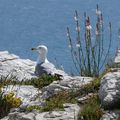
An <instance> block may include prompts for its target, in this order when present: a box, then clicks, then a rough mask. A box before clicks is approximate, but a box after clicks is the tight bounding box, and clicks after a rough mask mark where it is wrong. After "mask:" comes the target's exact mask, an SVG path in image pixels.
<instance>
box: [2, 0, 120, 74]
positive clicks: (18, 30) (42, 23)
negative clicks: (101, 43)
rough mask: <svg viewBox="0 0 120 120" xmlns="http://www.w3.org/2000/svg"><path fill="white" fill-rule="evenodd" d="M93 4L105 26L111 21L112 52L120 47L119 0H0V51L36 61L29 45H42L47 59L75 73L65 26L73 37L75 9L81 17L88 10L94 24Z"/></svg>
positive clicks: (35, 55) (35, 54)
mask: <svg viewBox="0 0 120 120" xmlns="http://www.w3.org/2000/svg"><path fill="white" fill-rule="evenodd" d="M96 4H99V6H100V8H101V10H102V11H103V16H104V21H105V24H106V29H108V27H107V25H108V23H109V21H111V23H112V31H113V32H112V40H113V42H112V50H111V51H112V53H113V55H114V52H115V50H116V47H117V46H118V45H119V46H120V40H119V38H118V29H119V28H120V10H119V9H120V0H0V51H3V50H8V51H9V52H10V53H14V54H16V55H18V56H20V57H21V58H23V59H27V58H28V59H31V60H36V59H37V55H38V54H37V53H33V52H32V51H31V48H32V47H35V46H38V45H39V44H44V45H46V46H48V49H49V53H48V59H49V61H51V62H53V63H54V64H56V65H57V66H60V65H63V66H64V69H65V71H67V72H68V73H70V72H71V71H72V72H75V71H74V70H75V69H74V67H73V63H72V59H71V55H70V51H69V48H68V42H67V37H66V27H67V26H69V27H70V29H71V31H73V33H72V34H73V40H75V39H76V37H75V34H74V31H75V22H74V19H73V18H74V11H75V10H77V11H78V13H79V16H80V19H81V20H82V17H83V14H84V12H87V14H88V15H89V16H90V18H91V21H93V22H92V23H93V26H94V25H95V23H94V20H95V11H96ZM81 29H82V28H81ZM105 34H107V32H106V33H105ZM106 44H107V40H106ZM113 55H112V56H113Z"/></svg>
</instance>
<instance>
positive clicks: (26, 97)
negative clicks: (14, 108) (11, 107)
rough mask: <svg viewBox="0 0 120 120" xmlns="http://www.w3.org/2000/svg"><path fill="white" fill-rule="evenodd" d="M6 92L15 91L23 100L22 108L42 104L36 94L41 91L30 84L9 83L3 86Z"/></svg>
mask: <svg viewBox="0 0 120 120" xmlns="http://www.w3.org/2000/svg"><path fill="white" fill-rule="evenodd" d="M2 91H3V92H4V94H8V93H10V92H14V93H15V95H16V96H17V97H19V98H21V100H22V105H21V106H20V107H21V108H24V107H26V106H31V105H41V102H40V101H39V100H36V99H35V98H36V96H37V95H38V94H39V93H40V92H41V91H40V90H38V89H37V88H34V87H33V86H30V85H21V86H20V85H9V86H6V87H5V88H3V90H2Z"/></svg>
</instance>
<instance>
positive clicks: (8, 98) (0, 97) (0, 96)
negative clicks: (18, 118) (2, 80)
mask: <svg viewBox="0 0 120 120" xmlns="http://www.w3.org/2000/svg"><path fill="white" fill-rule="evenodd" d="M21 103H22V101H21V99H20V98H17V97H16V96H15V94H14V93H13V92H10V93H8V94H6V95H4V93H3V92H0V118H2V117H4V116H6V115H7V114H8V113H9V111H10V109H11V108H17V107H19V106H20V105H21Z"/></svg>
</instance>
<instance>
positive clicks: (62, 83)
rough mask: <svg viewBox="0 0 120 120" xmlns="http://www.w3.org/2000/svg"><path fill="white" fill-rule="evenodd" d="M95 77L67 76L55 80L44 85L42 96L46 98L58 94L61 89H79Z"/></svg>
mask: <svg viewBox="0 0 120 120" xmlns="http://www.w3.org/2000/svg"><path fill="white" fill-rule="evenodd" d="M92 80H93V78H91V77H81V76H75V77H70V76H67V77H65V78H64V79H63V80H59V81H55V82H53V83H51V84H50V85H49V86H46V87H44V88H43V89H42V90H41V91H42V93H43V94H42V98H43V99H46V98H48V97H50V96H52V95H54V94H57V93H58V92H60V91H64V90H73V89H79V88H80V87H81V86H83V85H85V84H88V83H90V81H92Z"/></svg>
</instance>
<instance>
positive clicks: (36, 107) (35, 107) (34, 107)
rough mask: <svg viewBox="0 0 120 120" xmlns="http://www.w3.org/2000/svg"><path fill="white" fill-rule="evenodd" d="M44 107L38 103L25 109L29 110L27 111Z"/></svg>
mask: <svg viewBox="0 0 120 120" xmlns="http://www.w3.org/2000/svg"><path fill="white" fill-rule="evenodd" d="M41 109H42V108H41V107H40V106H38V105H33V106H29V107H27V108H26V109H25V111H27V112H31V111H32V110H39V111H40V110H41Z"/></svg>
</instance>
